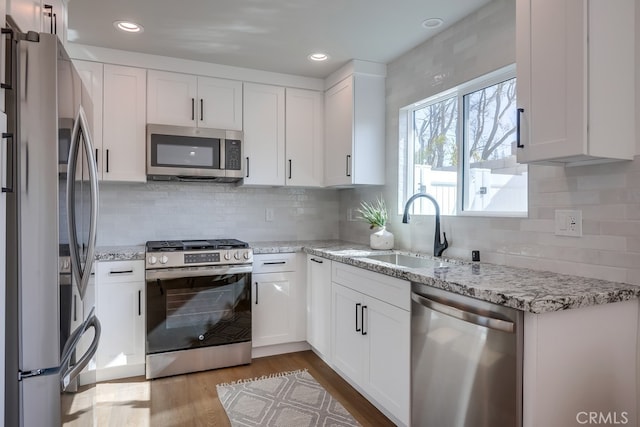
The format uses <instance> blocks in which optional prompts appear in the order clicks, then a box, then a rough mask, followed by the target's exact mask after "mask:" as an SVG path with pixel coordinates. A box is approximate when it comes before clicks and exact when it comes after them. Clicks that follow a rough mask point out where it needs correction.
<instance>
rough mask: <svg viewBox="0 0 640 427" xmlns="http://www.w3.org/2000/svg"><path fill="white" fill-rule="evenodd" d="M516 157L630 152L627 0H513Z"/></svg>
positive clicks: (576, 160) (559, 158) (580, 160)
mask: <svg viewBox="0 0 640 427" xmlns="http://www.w3.org/2000/svg"><path fill="white" fill-rule="evenodd" d="M516 13H517V21H516V28H517V30H516V32H517V52H516V62H517V78H518V83H517V86H518V108H519V109H520V112H519V120H520V125H521V126H520V143H521V145H522V147H521V148H518V162H520V163H546V164H554V163H555V164H567V163H569V164H589V163H598V162H605V161H614V160H631V159H632V158H633V156H634V155H635V99H634V96H635V90H634V87H635V76H634V70H635V64H634V58H635V53H634V38H635V33H634V22H635V12H634V0H619V1H616V2H615V7H612V6H611V5H610V4H609V2H603V1H598V0H587V1H583V0H565V1H557V0H535V1H534V0H517V8H516Z"/></svg>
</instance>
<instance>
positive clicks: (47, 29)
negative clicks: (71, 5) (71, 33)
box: [42, 0, 67, 44]
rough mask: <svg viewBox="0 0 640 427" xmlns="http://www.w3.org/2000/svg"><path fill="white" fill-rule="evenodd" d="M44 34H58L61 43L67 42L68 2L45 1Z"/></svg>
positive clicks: (43, 7) (64, 0) (43, 3)
mask: <svg viewBox="0 0 640 427" xmlns="http://www.w3.org/2000/svg"><path fill="white" fill-rule="evenodd" d="M42 12H43V15H42V32H43V33H49V34H57V36H58V38H59V39H60V41H61V42H62V43H63V44H64V43H66V42H67V1H66V0H44V1H43V2H42Z"/></svg>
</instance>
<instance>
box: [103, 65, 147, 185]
mask: <svg viewBox="0 0 640 427" xmlns="http://www.w3.org/2000/svg"><path fill="white" fill-rule="evenodd" d="M146 74H147V71H146V70H144V69H142V68H134V67H122V66H117V65H110V64H105V65H104V110H103V114H104V121H103V130H102V135H103V138H102V146H103V149H104V155H103V156H102V157H103V159H102V161H101V164H102V177H103V179H104V180H105V181H130V182H146V180H147V176H146V170H145V168H146V164H145V158H146V157H145V156H146V154H145V153H146V149H145V147H146V139H145V138H146V88H147V84H146Z"/></svg>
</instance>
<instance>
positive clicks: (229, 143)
mask: <svg viewBox="0 0 640 427" xmlns="http://www.w3.org/2000/svg"><path fill="white" fill-rule="evenodd" d="M224 158H225V165H224V167H225V169H230V170H238V171H239V170H241V169H242V150H241V142H240V141H239V140H237V139H227V140H225V146H224Z"/></svg>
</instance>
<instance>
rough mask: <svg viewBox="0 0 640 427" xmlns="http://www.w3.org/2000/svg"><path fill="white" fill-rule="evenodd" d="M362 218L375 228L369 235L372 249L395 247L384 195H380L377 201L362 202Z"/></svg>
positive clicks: (360, 211)
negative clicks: (388, 222) (388, 223)
mask: <svg viewBox="0 0 640 427" xmlns="http://www.w3.org/2000/svg"><path fill="white" fill-rule="evenodd" d="M357 211H358V212H359V213H360V219H363V220H364V221H366V222H368V223H369V228H370V229H372V230H374V231H373V233H371V235H370V237H369V245H370V246H371V249H393V244H394V239H393V234H392V233H390V232H389V231H388V230H387V221H388V220H389V214H388V212H387V206H386V204H385V203H384V199H383V198H382V197H378V198H377V199H376V201H375V202H372V203H369V202H366V201H362V202H360V208H359V209H357Z"/></svg>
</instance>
